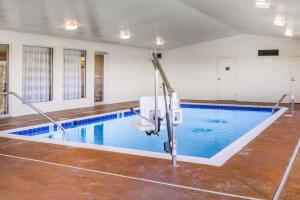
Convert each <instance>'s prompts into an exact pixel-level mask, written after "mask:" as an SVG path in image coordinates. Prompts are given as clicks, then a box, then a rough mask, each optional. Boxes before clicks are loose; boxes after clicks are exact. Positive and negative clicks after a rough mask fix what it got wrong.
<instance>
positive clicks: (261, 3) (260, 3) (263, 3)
mask: <svg viewBox="0 0 300 200" xmlns="http://www.w3.org/2000/svg"><path fill="white" fill-rule="evenodd" d="M255 6H256V7H257V8H264V9H268V8H270V6H271V1H270V0H256V1H255Z"/></svg>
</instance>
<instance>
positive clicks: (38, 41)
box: [0, 30, 153, 116]
mask: <svg viewBox="0 0 300 200" xmlns="http://www.w3.org/2000/svg"><path fill="white" fill-rule="evenodd" d="M0 43H2V44H9V45H10V63H9V90H10V91H13V92H16V93H18V94H20V95H22V48H23V45H37V46H46V47H52V48H53V49H54V53H53V100H52V101H51V102H41V103H35V104H34V105H36V106H37V107H38V108H40V109H41V110H43V111H45V112H48V111H55V110H63V109H71V108H79V107H87V106H93V105H94V66H93V65H94V54H95V51H105V52H108V53H109V54H108V55H106V57H105V97H104V98H105V103H116V102H124V101H132V100H138V99H139V97H140V96H142V95H151V91H153V67H152V66H151V63H150V62H149V55H150V51H149V50H147V49H142V48H133V47H126V46H120V45H114V44H106V43H97V42H87V41H80V40H73V39H66V38H58V37H50V36H43V35H35V34H27V33H18V32H11V31H4V30H0ZM64 48H72V49H82V50H86V51H87V63H86V64H87V65H86V66H87V68H86V70H87V71H86V77H87V79H86V98H84V99H77V100H67V101H64V100H63V49H64ZM9 109H10V114H11V115H12V116H17V115H24V114H30V113H34V112H33V111H32V110H31V109H29V108H28V107H27V106H26V105H24V104H22V103H21V102H20V101H19V100H17V99H16V98H14V97H10V108H9Z"/></svg>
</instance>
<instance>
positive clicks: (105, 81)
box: [93, 50, 109, 105]
mask: <svg viewBox="0 0 300 200" xmlns="http://www.w3.org/2000/svg"><path fill="white" fill-rule="evenodd" d="M97 54H98V55H103V101H101V102H95V96H94V95H95V55H97ZM108 55H109V53H108V52H105V51H97V50H96V51H94V55H93V60H94V64H93V74H94V77H93V79H94V81H93V85H94V87H93V88H94V91H93V101H94V105H103V104H107V103H108V102H107V97H108V89H107V88H108V87H107V82H108V81H107V74H108V69H107V66H108V64H107V63H108Z"/></svg>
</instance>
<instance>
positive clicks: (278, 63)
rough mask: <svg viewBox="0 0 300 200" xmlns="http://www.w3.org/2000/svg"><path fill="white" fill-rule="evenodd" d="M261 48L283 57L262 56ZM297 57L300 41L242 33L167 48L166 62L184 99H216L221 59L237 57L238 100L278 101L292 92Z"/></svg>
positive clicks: (168, 70) (164, 57) (164, 60)
mask: <svg viewBox="0 0 300 200" xmlns="http://www.w3.org/2000/svg"><path fill="white" fill-rule="evenodd" d="M258 49H279V51H280V56H278V57H258V56H257V50H258ZM295 56H300V41H299V40H291V39H284V38H274V37H266V36H257V35H238V36H234V37H228V38H223V39H220V40H215V41H210V42H206V43H200V44H196V45H191V46H186V47H181V48H177V49H171V50H167V51H165V52H164V54H163V60H162V62H163V64H164V66H165V67H166V73H167V74H168V75H169V77H170V81H171V82H172V83H173V84H174V87H175V89H176V90H177V91H178V93H179V96H180V97H181V98H185V99H205V100H215V99H217V93H216V91H217V58H226V57H228V58H237V59H238V80H237V87H238V89H237V98H236V100H239V101H254V102H274V101H277V100H278V98H279V97H280V96H281V95H282V94H283V93H286V92H290V88H291V81H290V78H291V72H290V62H291V57H295ZM298 89H299V91H300V86H299V88H298ZM299 94H300V93H299Z"/></svg>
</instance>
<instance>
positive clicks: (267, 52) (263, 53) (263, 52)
mask: <svg viewBox="0 0 300 200" xmlns="http://www.w3.org/2000/svg"><path fill="white" fill-rule="evenodd" d="M258 56H279V50H278V49H265V50H258Z"/></svg>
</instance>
